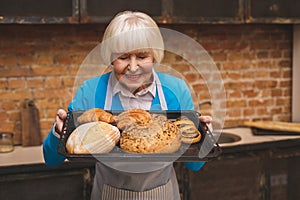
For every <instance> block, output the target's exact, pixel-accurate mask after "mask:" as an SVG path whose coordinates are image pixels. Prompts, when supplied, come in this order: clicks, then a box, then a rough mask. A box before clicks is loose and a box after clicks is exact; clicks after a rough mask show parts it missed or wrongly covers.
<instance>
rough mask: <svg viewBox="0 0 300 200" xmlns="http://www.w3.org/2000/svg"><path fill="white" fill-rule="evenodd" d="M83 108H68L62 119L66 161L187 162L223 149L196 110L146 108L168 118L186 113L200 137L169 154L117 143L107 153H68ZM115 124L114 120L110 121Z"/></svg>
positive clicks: (60, 147) (62, 148)
mask: <svg viewBox="0 0 300 200" xmlns="http://www.w3.org/2000/svg"><path fill="white" fill-rule="evenodd" d="M83 112H84V111H74V112H68V113H67V118H66V119H65V122H64V125H63V130H62V133H61V136H60V140H59V144H58V148H57V151H58V153H59V154H61V155H64V156H66V158H67V159H68V160H69V161H78V162H96V161H109V162H111V161H117V162H122V161H126V162H128V161H139V162H140V161H151V162H169V161H176V162H187V161H209V160H211V159H214V158H216V157H217V156H219V155H220V154H221V152H222V150H221V148H220V146H219V145H218V143H217V142H216V140H215V138H214V137H213V135H212V133H211V131H210V130H209V128H208V127H207V126H206V124H205V123H199V119H198V118H199V116H200V113H198V112H196V111H190V110H186V111H149V112H150V113H156V114H163V115H166V116H167V118H168V119H169V120H170V121H175V120H176V119H177V118H179V117H181V116H186V117H188V118H189V119H190V120H192V121H193V122H194V123H195V126H196V127H198V130H199V131H200V132H201V134H202V137H201V140H200V141H199V142H197V143H194V144H185V143H182V145H181V147H180V149H179V150H178V151H177V152H174V153H170V154H161V153H155V154H154V153H153V154H140V153H128V152H125V151H123V150H122V149H121V148H120V147H119V146H118V144H117V145H116V147H115V148H114V149H113V150H112V151H111V152H109V153H103V154H69V153H68V152H67V149H66V141H67V140H68V137H69V135H70V134H71V133H72V132H73V130H74V129H75V128H76V127H78V126H79V125H80V123H78V122H77V118H78V117H79V116H80V115H81V114H82V113H83ZM107 112H110V113H112V114H113V115H118V114H120V113H121V112H123V111H116V110H114V111H107ZM112 125H115V124H112Z"/></svg>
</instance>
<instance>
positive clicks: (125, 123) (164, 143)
mask: <svg viewBox="0 0 300 200" xmlns="http://www.w3.org/2000/svg"><path fill="white" fill-rule="evenodd" d="M132 112H133V113H134V114H133V115H132ZM143 113H145V115H143ZM125 116H126V117H125ZM117 119H118V120H117V126H118V127H120V128H121V129H122V130H123V132H122V135H121V138H120V147H121V148H122V149H123V150H125V151H127V152H134V153H173V152H175V151H177V150H178V149H179V148H180V146H181V135H180V132H179V130H178V128H177V127H176V126H175V125H174V124H173V123H172V122H171V121H169V120H168V119H167V118H166V117H165V116H164V115H159V114H150V113H148V112H147V111H140V110H137V109H134V111H131V112H130V111H125V113H121V114H120V116H118V118H117Z"/></svg>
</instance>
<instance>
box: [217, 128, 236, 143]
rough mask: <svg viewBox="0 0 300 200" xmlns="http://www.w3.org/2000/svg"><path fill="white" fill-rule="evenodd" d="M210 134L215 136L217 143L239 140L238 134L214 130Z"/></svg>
mask: <svg viewBox="0 0 300 200" xmlns="http://www.w3.org/2000/svg"><path fill="white" fill-rule="evenodd" d="M212 134H213V136H214V137H215V138H216V140H217V142H218V144H224V143H233V142H238V141H240V140H241V137H240V136H238V135H235V134H232V133H227V132H216V131H214V132H213V133H212Z"/></svg>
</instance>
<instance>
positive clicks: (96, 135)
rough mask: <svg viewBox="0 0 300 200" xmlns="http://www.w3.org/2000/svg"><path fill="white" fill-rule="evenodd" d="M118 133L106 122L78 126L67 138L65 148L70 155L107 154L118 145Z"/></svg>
mask: <svg viewBox="0 0 300 200" xmlns="http://www.w3.org/2000/svg"><path fill="white" fill-rule="evenodd" d="M119 139H120V131H119V129H118V128H117V127H115V126H112V125H110V124H108V123H106V122H90V123H85V124H82V125H80V126H78V127H77V128H76V129H75V130H74V131H73V132H72V133H71V135H70V136H69V138H68V140H67V143H66V148H67V151H68V152H69V153H70V154H95V153H108V152H110V151H111V150H112V149H113V148H114V147H115V146H116V144H117V143H118V141H119Z"/></svg>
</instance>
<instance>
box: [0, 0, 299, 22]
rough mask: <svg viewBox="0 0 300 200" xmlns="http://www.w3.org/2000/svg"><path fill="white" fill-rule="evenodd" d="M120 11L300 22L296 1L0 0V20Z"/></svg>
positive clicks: (166, 17) (190, 18)
mask: <svg viewBox="0 0 300 200" xmlns="http://www.w3.org/2000/svg"><path fill="white" fill-rule="evenodd" d="M124 10H138V11H142V12H145V13H147V14H149V15H150V16H152V17H153V18H154V19H155V20H156V21H157V22H159V23H180V24H182V23H195V24H239V23H284V24H292V23H300V12H299V10H300V1H298V0H264V1H261V0H210V1H207V0H185V1H182V0H151V1H150V0H130V1H124V0H113V1H107V0H63V1H62V0H40V1H35V0H10V1H0V23H31V24H44V23H47V24H51V23H58V24H62V23H108V22H109V21H110V20H111V19H112V17H113V16H115V15H116V14H117V13H119V12H120V11H124Z"/></svg>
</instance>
